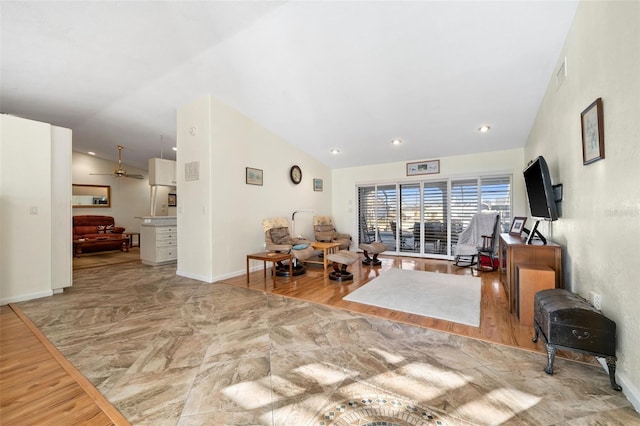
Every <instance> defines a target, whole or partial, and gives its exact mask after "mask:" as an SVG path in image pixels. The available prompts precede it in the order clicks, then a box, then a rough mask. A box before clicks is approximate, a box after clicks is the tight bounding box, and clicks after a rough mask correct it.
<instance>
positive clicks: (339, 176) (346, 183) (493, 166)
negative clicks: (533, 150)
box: [331, 149, 526, 238]
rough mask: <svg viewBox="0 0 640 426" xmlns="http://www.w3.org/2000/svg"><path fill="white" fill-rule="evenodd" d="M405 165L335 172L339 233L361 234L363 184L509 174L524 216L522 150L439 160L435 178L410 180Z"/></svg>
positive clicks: (515, 203)
mask: <svg viewBox="0 0 640 426" xmlns="http://www.w3.org/2000/svg"><path fill="white" fill-rule="evenodd" d="M412 161H420V159H416V160H412ZM406 164H407V162H398V163H386V164H376V165H373V166H363V167H351V168H345V169H336V170H333V172H332V175H333V177H332V185H331V194H332V204H333V212H332V214H333V215H334V216H335V221H336V226H337V228H338V230H340V231H341V232H347V233H350V234H351V235H352V236H354V238H355V236H356V235H357V234H358V232H357V231H358V211H357V209H358V204H357V193H356V189H355V186H356V185H357V184H363V183H384V182H405V181H406V182H416V181H417V180H425V181H426V180H437V179H442V178H451V177H464V176H479V175H486V174H510V175H512V176H513V213H514V215H517V216H522V215H524V213H525V209H526V206H525V203H526V195H525V189H524V181H523V179H522V170H523V169H524V163H523V150H522V149H514V150H508V151H497V152H486V153H480V154H469V155H459V156H454V157H444V158H440V173H439V174H438V175H434V176H415V177H407V174H406Z"/></svg>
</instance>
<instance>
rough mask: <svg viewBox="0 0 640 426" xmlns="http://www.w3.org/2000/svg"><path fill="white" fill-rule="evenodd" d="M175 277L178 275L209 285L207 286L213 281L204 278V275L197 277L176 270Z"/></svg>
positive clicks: (210, 278)
mask: <svg viewBox="0 0 640 426" xmlns="http://www.w3.org/2000/svg"><path fill="white" fill-rule="evenodd" d="M176 275H178V276H180V277H185V278H191V279H192V280H197V281H202V282H205V283H209V284H211V283H212V282H213V281H214V280H213V277H210V276H204V275H197V274H190V273H188V272H184V271H181V270H177V271H176Z"/></svg>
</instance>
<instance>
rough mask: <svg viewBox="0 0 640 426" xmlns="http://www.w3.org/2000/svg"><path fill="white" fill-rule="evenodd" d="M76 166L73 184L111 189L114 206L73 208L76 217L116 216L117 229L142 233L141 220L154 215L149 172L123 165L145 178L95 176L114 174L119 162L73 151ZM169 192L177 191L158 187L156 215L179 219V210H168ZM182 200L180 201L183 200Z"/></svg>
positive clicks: (73, 170)
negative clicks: (103, 186) (109, 187)
mask: <svg viewBox="0 0 640 426" xmlns="http://www.w3.org/2000/svg"><path fill="white" fill-rule="evenodd" d="M72 164H73V166H72V176H73V183H75V184H85V185H109V186H111V207H109V208H102V207H98V208H96V207H89V208H82V207H76V208H73V212H72V213H73V215H74V216H78V215H85V214H95V215H104V216H113V217H114V219H115V221H116V225H117V226H122V227H124V228H126V229H127V231H130V232H140V223H141V222H140V219H137V217H141V216H149V214H150V213H151V204H150V203H151V191H150V188H151V187H150V186H149V179H148V173H147V171H146V170H140V169H136V168H134V167H130V166H127V165H123V168H124V169H125V170H126V171H127V173H130V174H141V175H143V176H144V179H132V178H124V177H121V178H114V177H113V176H110V175H107V176H96V175H92V173H111V172H112V171H113V169H114V168H116V166H117V162H116V161H109V160H103V159H101V158H97V157H94V156H92V155H87V154H82V153H80V152H76V151H74V152H73V158H72ZM169 192H175V190H174V189H173V188H171V187H168V186H160V187H158V198H157V202H156V216H167V215H169V216H175V208H173V207H172V208H168V207H167V194H168V193H169ZM178 201H180V198H179V197H178Z"/></svg>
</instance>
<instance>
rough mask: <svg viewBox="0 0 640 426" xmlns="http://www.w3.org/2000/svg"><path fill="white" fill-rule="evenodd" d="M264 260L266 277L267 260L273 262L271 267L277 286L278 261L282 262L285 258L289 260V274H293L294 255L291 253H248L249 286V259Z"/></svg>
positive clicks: (274, 283)
mask: <svg viewBox="0 0 640 426" xmlns="http://www.w3.org/2000/svg"><path fill="white" fill-rule="evenodd" d="M251 259H253V260H262V264H263V266H264V269H263V271H264V277H265V278H266V277H267V261H268V262H271V263H272V264H273V266H272V268H271V275H273V286H274V287H275V286H276V263H277V262H281V261H283V260H288V261H289V276H290V277H292V276H293V256H292V255H291V253H272V252H262V253H253V254H248V255H247V287H249V260H251Z"/></svg>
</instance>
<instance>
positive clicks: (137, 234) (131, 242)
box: [122, 232, 140, 247]
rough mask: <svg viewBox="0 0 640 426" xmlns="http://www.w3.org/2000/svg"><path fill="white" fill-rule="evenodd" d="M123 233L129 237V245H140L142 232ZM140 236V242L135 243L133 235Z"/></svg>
mask: <svg viewBox="0 0 640 426" xmlns="http://www.w3.org/2000/svg"><path fill="white" fill-rule="evenodd" d="M122 235H126V236H127V237H128V238H129V247H140V233H139V232H123V233H122ZM134 235H135V236H136V237H137V238H138V244H136V245H134V244H133V236H134Z"/></svg>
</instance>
